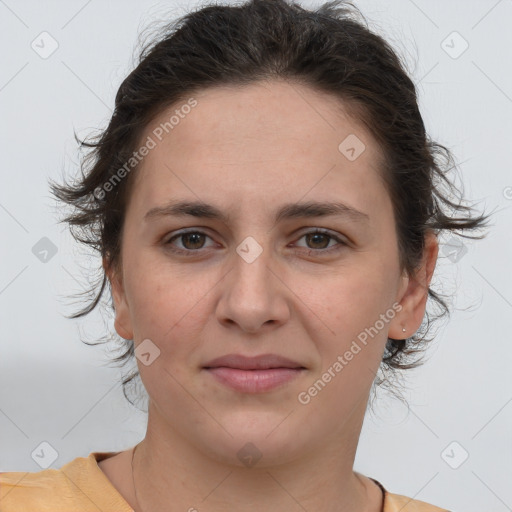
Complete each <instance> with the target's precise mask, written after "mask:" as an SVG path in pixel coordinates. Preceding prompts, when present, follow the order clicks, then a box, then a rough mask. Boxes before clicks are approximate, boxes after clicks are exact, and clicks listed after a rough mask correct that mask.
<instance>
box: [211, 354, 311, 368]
mask: <svg viewBox="0 0 512 512" xmlns="http://www.w3.org/2000/svg"><path fill="white" fill-rule="evenodd" d="M219 367H225V368H236V369H239V370H269V369H271V368H295V369H302V368H304V367H303V366H302V365H301V364H300V363H298V362H296V361H292V360H291V359H288V358H286V357H282V356H278V355H276V354H263V355H260V356H253V357H248V356H243V355H241V354H229V355H226V356H222V357H218V358H216V359H213V360H212V361H209V362H208V363H206V364H205V365H204V368H207V369H210V368H219Z"/></svg>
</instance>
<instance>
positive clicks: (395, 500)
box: [383, 491, 450, 512]
mask: <svg viewBox="0 0 512 512" xmlns="http://www.w3.org/2000/svg"><path fill="white" fill-rule="evenodd" d="M399 511H400V512H450V511H449V510H447V509H445V508H440V507H437V506H436V505H432V504H431V503H426V502H425V501H420V500H415V499H413V498H409V497H407V496H402V495H401V494H393V493H390V492H388V491H386V498H385V501H384V510H383V512H399Z"/></svg>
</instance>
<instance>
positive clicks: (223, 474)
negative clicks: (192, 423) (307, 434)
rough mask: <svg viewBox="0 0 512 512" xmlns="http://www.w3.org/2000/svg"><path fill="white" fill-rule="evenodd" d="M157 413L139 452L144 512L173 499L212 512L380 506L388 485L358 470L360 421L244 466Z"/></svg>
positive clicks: (343, 510) (344, 511)
mask: <svg viewBox="0 0 512 512" xmlns="http://www.w3.org/2000/svg"><path fill="white" fill-rule="evenodd" d="M149 413H150V414H149V418H148V431H147V433H146V437H145V439H144V440H143V441H142V442H141V443H139V445H138V446H137V450H136V455H135V457H134V459H133V468H134V471H133V480H134V482H135V487H134V494H135V496H136V503H137V505H138V509H137V510H136V512H149V511H157V512H158V511H160V510H169V504H171V503H172V505H173V508H174V509H175V510H190V511H194V510H198V511H200V510H204V509H207V510H208V511H209V512H220V511H225V510H237V511H239V512H246V511H247V512H248V511H252V510H254V509H255V507H257V508H259V509H263V510H266V511H268V512H274V511H275V512H277V511H280V512H281V511H282V510H294V509H296V510H316V511H319V512H320V511H321V512H354V511H357V512H367V511H370V510H371V511H372V512H373V511H374V510H375V511H378V510H380V501H381V500H382V496H381V494H380V490H379V489H378V488H377V487H376V485H375V484H373V483H371V482H370V481H369V479H367V478H366V477H363V475H360V474H358V473H356V472H354V471H353V469H352V467H353V462H354V457H355V449H356V447H357V437H358V436H359V432H360V428H355V429H351V430H352V435H349V436H345V437H344V438H343V439H342V441H341V442H340V441H339V436H338V438H337V439H338V440H337V441H336V440H334V439H330V440H324V447H325V449H323V450H322V449H318V447H316V448H315V449H314V450H311V451H310V453H308V455H307V456H304V455H303V456H302V457H296V458H295V459H294V460H291V461H289V462H287V463H285V464H272V465H268V464H267V465H263V464H261V465H260V463H257V464H255V465H254V466H252V467H243V466H239V465H238V466H237V465H233V464H229V463H226V461H222V460H218V459H217V458H216V457H215V456H214V454H205V453H204V452H202V451H200V450H199V449H198V448H197V447H196V446H193V445H192V444H191V443H190V442H189V441H188V440H187V439H184V438H183V437H181V436H180V435H179V434H178V433H177V432H175V431H171V432H169V426H168V425H167V428H166V430H165V433H164V432H160V431H159V429H158V428H156V427H155V425H157V424H159V422H158V421H157V422H152V421H151V420H152V419H154V417H155V416H154V415H155V414H157V413H156V411H154V410H151V405H150V411H149ZM164 434H165V435H164ZM353 436H356V439H355V441H354V439H352V437H353ZM347 446H352V448H353V449H347Z"/></svg>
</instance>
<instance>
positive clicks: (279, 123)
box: [109, 82, 437, 464]
mask: <svg viewBox="0 0 512 512" xmlns="http://www.w3.org/2000/svg"><path fill="white" fill-rule="evenodd" d="M194 99H195V101H196V102H197V103H195V106H194V107H193V108H190V109H188V108H186V109H181V110H180V112H181V113H182V115H181V116H179V122H177V123H175V124H174V126H173V128H172V131H171V130H170V129H169V128H168V131H169V133H166V132H165V131H164V132H163V136H162V134H161V132H162V129H161V128H160V130H158V127H159V126H160V127H161V126H162V124H163V123H165V122H168V121H169V118H170V117H171V116H172V115H173V114H174V113H175V111H176V109H178V110H179V109H180V105H175V106H173V107H172V108H171V109H168V110H166V111H164V112H161V114H160V115H159V116H158V117H157V118H156V119H155V120H154V121H153V122H152V123H151V125H150V126H148V127H147V130H146V133H145V134H144V136H143V138H142V141H143V143H146V142H147V141H148V140H149V139H148V137H150V138H151V139H152V140H153V142H154V143H155V145H154V147H152V148H151V149H150V150H149V152H148V153H147V155H146V156H145V157H144V159H143V161H142V166H141V167H140V168H139V169H138V171H137V172H138V174H137V176H136V180H135V182H134V187H133V189H132V193H131V197H130V201H129V204H128V208H127V211H126V218H125V224H124V228H123V233H122V249H121V251H122V269H121V270H120V271H119V272H118V273H116V274H111V275H109V277H110V278H111V284H112V290H113V296H114V302H115V307H116V320H115V327H116V330H117V332H118V333H119V334H120V335H121V336H122V337H123V338H126V339H133V340H134V341H135V345H136V347H138V352H143V353H145V354H146V355H145V356H143V358H142V360H138V361H137V364H138V367H139V371H140V375H141V379H142V381H143V383H144V385H145V387H146V389H147V392H148V394H149V397H150V409H149V418H148V432H149V431H150V430H152V431H153V432H154V433H155V435H161V436H164V437H165V436H167V438H171V437H172V436H175V435H177V436H179V437H181V438H182V439H187V440H189V441H190V443H191V445H192V446H194V447H196V448H197V449H198V450H200V451H202V452H203V453H208V454H209V455H210V456H213V457H216V458H217V459H219V460H226V461H228V460H229V462H231V463H238V464H240V461H239V460H238V457H237V453H238V452H239V451H240V450H241V449H242V450H251V449H253V448H247V447H246V443H248V442H251V443H253V445H254V446H256V447H257V449H258V451H259V452H260V453H261V454H262V455H263V456H264V458H263V459H262V461H264V462H266V463H269V464H270V463H272V461H277V460H280V461H284V460H293V459H294V458H297V457H300V456H302V455H304V454H306V453H312V452H313V450H317V451H318V450H320V451H321V450H322V449H326V447H330V449H331V450H332V446H333V443H334V444H339V445H344V443H345V445H346V444H347V443H349V444H350V442H349V441H348V439H349V438H350V439H352V438H354V436H356V437H357V435H358V434H359V432H358V430H357V428H356V427H355V426H357V425H359V427H360V422H361V421H362V417H363V416H364V411H365V408H366V403H367V399H368V394H369V391H370V389H371V385H372V382H373V380H374V377H375V374H376V372H377V369H378V367H379V364H380V361H381V359H382V354H383V351H384V347H385V343H386V340H387V337H388V336H390V337H394V338H405V337H406V336H410V335H412V333H413V332H414V331H415V330H416V329H417V328H418V327H419V325H420V323H421V319H422V317H423V313H424V307H425V300H426V285H427V284H428V281H429V279H430V275H431V273H432V271H433V262H434V261H435V255H436V254H437V253H436V246H435V245H433V243H432V244H429V245H428V247H429V248H430V249H429V251H430V252H429V254H428V256H429V257H428V259H427V260H426V265H425V266H424V267H423V269H424V270H423V271H420V272H419V273H418V276H417V279H416V280H413V279H411V278H409V277H407V276H405V275H403V274H402V272H401V270H400V268H399V263H398V262H399V257H398V244H397V238H396V232H395V221H394V215H393V208H392V204H391V200H390V197H389V195H388V193H387V191H386V189H385V187H384V183H383V180H382V178H381V175H380V171H379V159H380V158H381V153H380V152H379V148H378V146H377V144H376V142H375V141H374V140H373V139H372V137H371V136H370V134H369V133H368V132H367V131H366V130H365V129H364V127H363V125H362V124H360V123H359V122H358V121H357V120H356V119H353V118H351V117H349V116H348V115H347V114H346V113H345V112H344V110H343V108H342V105H341V104H340V102H339V100H337V99H335V98H333V97H330V96H327V95H325V94H322V93H319V92H316V91H314V90H312V89H310V88H308V87H305V86H298V85H293V86H291V85H290V84H286V83H284V82H265V83H258V84H253V85H250V86H245V87H244V88H238V89H237V88H233V87H230V88H228V87H223V88H217V89H210V90H206V91H203V92H201V93H198V94H196V95H194ZM184 103H185V102H184ZM183 112H187V114H186V115H184V114H183ZM176 119H178V117H176ZM176 119H175V120H174V121H176ZM167 126H169V125H167ZM155 130H156V131H155ZM155 134H159V136H156V135H155ZM347 137H349V138H348V139H347ZM160 139H161V140H160ZM149 145H150V146H153V144H149ZM363 145H364V146H363ZM351 148H352V149H351ZM363 148H364V150H362V149H363ZM199 202H201V203H203V206H204V205H208V206H207V207H206V206H204V207H203V208H197V207H196V208H191V203H199ZM178 203H188V205H186V206H183V205H182V206H181V207H180V208H176V205H177V204H178ZM317 203H318V204H317ZM334 203H336V204H338V205H344V206H343V207H339V208H338V210H336V211H335V210H334V208H332V207H329V206H328V205H329V204H334ZM307 204H309V208H306V207H305V205H307ZM314 204H315V205H316V206H312V205H314ZM173 206H174V208H173ZM148 212H150V213H148ZM403 326H405V327H406V328H407V333H406V334H404V333H403V332H402V327H403ZM147 340H149V341H147ZM142 343H144V345H141V344H142ZM233 354H235V355H242V356H246V357H253V356H260V355H268V354H272V355H274V356H278V357H282V358H286V359H287V360H289V361H291V362H292V364H291V365H288V366H287V367H286V368H285V366H286V364H285V363H283V362H282V361H278V360H274V363H273V364H267V369H260V370H259V371H258V370H254V369H253V370H247V369H245V370H244V369H243V368H242V365H240V364H237V363H236V361H235V362H234V363H233V361H231V362H228V363H226V361H224V362H223V363H221V364H219V365H217V366H216V365H210V364H209V363H211V361H212V360H214V359H216V358H219V357H221V356H227V355H233ZM350 354H351V355H350ZM144 358H145V359H144ZM276 361H277V362H276ZM146 363H149V364H146ZM267 363H268V361H267ZM268 366H271V367H272V366H273V368H274V369H273V370H272V369H269V368H268ZM290 366H291V367H292V368H290ZM237 368H238V369H237ZM354 432H357V435H356V434H355V433H354ZM156 433H158V434H156ZM351 436H352V437H351ZM354 442H355V441H354ZM244 447H245V448H244ZM354 449H355V447H354Z"/></svg>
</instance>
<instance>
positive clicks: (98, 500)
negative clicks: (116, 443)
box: [0, 452, 132, 512]
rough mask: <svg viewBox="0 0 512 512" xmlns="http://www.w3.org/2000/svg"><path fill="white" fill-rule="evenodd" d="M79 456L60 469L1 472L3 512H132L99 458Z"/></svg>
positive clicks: (96, 454) (1, 503)
mask: <svg viewBox="0 0 512 512" xmlns="http://www.w3.org/2000/svg"><path fill="white" fill-rule="evenodd" d="M105 453H106V452H93V453H91V454H90V455H89V456H88V457H77V458H75V459H74V460H72V461H71V462H68V463H67V464H65V465H64V466H62V468H60V469H45V470H42V471H38V472H21V471H11V472H6V473H0V510H1V511H2V512H29V511H30V512H34V511H35V510H37V512H64V511H66V512H69V511H70V510H76V511H78V510H79V511H80V512H86V511H89V510H90V511H95V512H97V511H98V510H102V511H104V512H107V511H111V510H112V511H113V510H116V512H125V511H126V512H132V509H131V507H130V506H129V505H128V504H127V503H126V502H125V501H124V500H123V499H122V497H121V496H120V495H119V494H118V493H117V491H116V489H115V488H114V487H113V486H112V485H111V484H110V482H109V480H108V479H107V477H106V476H105V475H104V474H103V472H102V471H101V469H100V468H99V467H98V464H97V461H98V456H102V455H104V454H105Z"/></svg>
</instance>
